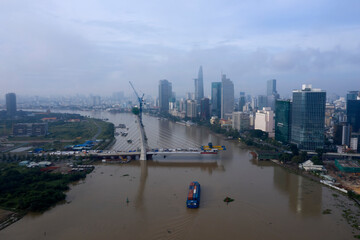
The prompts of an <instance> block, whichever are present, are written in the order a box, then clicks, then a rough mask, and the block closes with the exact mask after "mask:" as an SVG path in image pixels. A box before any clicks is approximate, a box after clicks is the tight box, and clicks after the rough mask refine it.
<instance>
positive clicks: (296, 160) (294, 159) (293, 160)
mask: <svg viewBox="0 0 360 240" xmlns="http://www.w3.org/2000/svg"><path fill="white" fill-rule="evenodd" d="M291 161H292V162H293V163H297V164H299V163H301V162H302V161H301V157H300V156H299V155H298V156H293V157H292V158H291Z"/></svg>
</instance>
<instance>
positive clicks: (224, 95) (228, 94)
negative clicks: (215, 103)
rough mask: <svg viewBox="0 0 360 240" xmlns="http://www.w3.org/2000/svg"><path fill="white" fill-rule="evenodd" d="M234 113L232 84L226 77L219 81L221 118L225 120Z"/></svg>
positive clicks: (223, 76)
mask: <svg viewBox="0 0 360 240" xmlns="http://www.w3.org/2000/svg"><path fill="white" fill-rule="evenodd" d="M233 111H234V84H233V82H232V81H231V80H230V79H229V78H226V75H225V74H223V75H222V79H221V118H224V119H227V118H228V117H231V116H232V113H233Z"/></svg>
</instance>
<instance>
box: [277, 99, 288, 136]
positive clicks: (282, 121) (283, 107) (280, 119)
mask: <svg viewBox="0 0 360 240" xmlns="http://www.w3.org/2000/svg"><path fill="white" fill-rule="evenodd" d="M275 109H276V111H275V140H277V141H280V142H283V143H288V142H289V141H290V139H291V138H290V136H291V102H290V100H276V107H275Z"/></svg>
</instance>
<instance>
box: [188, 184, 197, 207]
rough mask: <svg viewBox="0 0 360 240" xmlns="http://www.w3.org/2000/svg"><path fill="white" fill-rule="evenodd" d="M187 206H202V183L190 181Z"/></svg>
mask: <svg viewBox="0 0 360 240" xmlns="http://www.w3.org/2000/svg"><path fill="white" fill-rule="evenodd" d="M186 206H187V207H188V208H198V207H199V206H200V183H198V182H191V183H190V186H189V193H188V197H187V200H186Z"/></svg>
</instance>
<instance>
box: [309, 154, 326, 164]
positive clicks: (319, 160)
mask: <svg viewBox="0 0 360 240" xmlns="http://www.w3.org/2000/svg"><path fill="white" fill-rule="evenodd" d="M311 161H312V162H313V163H314V164H315V165H322V164H323V162H322V160H321V159H320V158H319V157H318V156H313V157H312V158H311Z"/></svg>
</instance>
